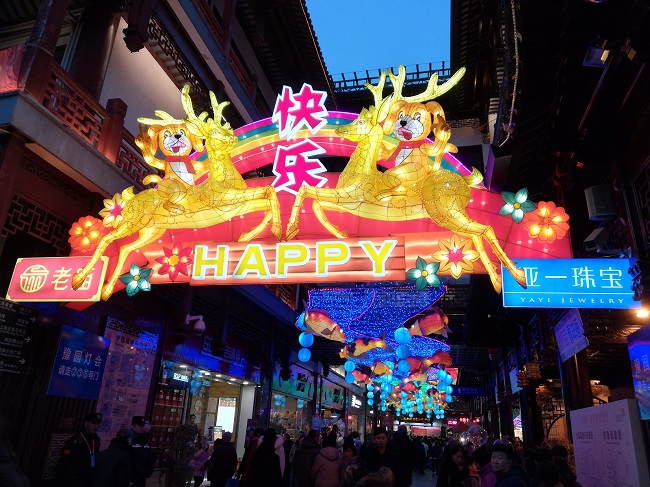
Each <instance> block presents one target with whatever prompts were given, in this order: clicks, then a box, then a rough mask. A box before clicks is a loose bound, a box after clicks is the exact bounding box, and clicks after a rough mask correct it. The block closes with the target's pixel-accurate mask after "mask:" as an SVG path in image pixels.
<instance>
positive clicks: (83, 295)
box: [7, 256, 108, 302]
mask: <svg viewBox="0 0 650 487" xmlns="http://www.w3.org/2000/svg"><path fill="white" fill-rule="evenodd" d="M89 259H90V257H87V256H86V257H33V258H26V259H18V261H17V262H16V267H15V268H14V273H13V275H12V276H11V281H10V282H9V289H8V290H7V299H11V300H12V301H30V302H37V301H66V302H69V301H99V299H100V294H101V290H102V284H103V283H104V276H105V274H106V264H107V262H108V257H102V258H101V259H100V260H98V261H97V263H96V264H95V266H94V267H93V269H92V270H91V271H90V273H89V274H88V276H86V279H85V280H84V282H83V283H82V284H81V287H79V289H77V290H74V289H72V276H74V274H75V273H76V272H79V271H80V270H81V269H82V268H83V267H84V266H85V265H86V264H87V263H88V260H89Z"/></svg>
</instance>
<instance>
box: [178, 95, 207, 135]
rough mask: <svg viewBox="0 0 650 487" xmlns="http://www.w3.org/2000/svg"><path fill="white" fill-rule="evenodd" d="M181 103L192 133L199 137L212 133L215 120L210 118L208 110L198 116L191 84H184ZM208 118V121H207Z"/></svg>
mask: <svg viewBox="0 0 650 487" xmlns="http://www.w3.org/2000/svg"><path fill="white" fill-rule="evenodd" d="M181 104H182V105H183V110H185V113H186V114H187V120H185V123H186V124H187V128H188V130H189V131H190V132H192V134H194V135H196V136H197V137H201V138H203V139H206V138H208V137H210V134H211V133H212V125H213V124H214V122H213V121H212V120H211V119H209V118H208V112H202V113H201V114H200V115H199V116H198V117H197V116H196V114H195V113H194V106H193V105H192V98H191V97H190V85H185V86H183V90H182V92H181ZM206 120H207V121H206Z"/></svg>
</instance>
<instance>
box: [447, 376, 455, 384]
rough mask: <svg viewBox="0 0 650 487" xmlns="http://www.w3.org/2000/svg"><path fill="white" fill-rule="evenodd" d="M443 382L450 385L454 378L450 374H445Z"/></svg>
mask: <svg viewBox="0 0 650 487" xmlns="http://www.w3.org/2000/svg"><path fill="white" fill-rule="evenodd" d="M445 382H446V383H447V384H448V385H451V383H452V382H454V378H453V377H452V376H451V375H449V374H447V377H445Z"/></svg>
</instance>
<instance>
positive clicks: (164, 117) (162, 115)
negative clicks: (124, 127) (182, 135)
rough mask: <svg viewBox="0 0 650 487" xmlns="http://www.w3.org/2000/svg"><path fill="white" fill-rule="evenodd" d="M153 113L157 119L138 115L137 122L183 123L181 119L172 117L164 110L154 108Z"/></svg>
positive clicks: (147, 123)
mask: <svg viewBox="0 0 650 487" xmlns="http://www.w3.org/2000/svg"><path fill="white" fill-rule="evenodd" d="M154 113H155V114H156V116H157V117H158V119H155V118H145V117H140V118H138V122H139V123H141V124H144V125H172V124H178V123H183V121H182V120H179V119H177V118H174V117H172V116H171V115H170V114H169V113H167V112H164V111H162V110H156V111H155V112H154Z"/></svg>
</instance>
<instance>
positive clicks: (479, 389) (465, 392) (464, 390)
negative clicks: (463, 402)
mask: <svg viewBox="0 0 650 487" xmlns="http://www.w3.org/2000/svg"><path fill="white" fill-rule="evenodd" d="M451 389H452V393H451V395H452V396H485V387H483V386H451Z"/></svg>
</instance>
